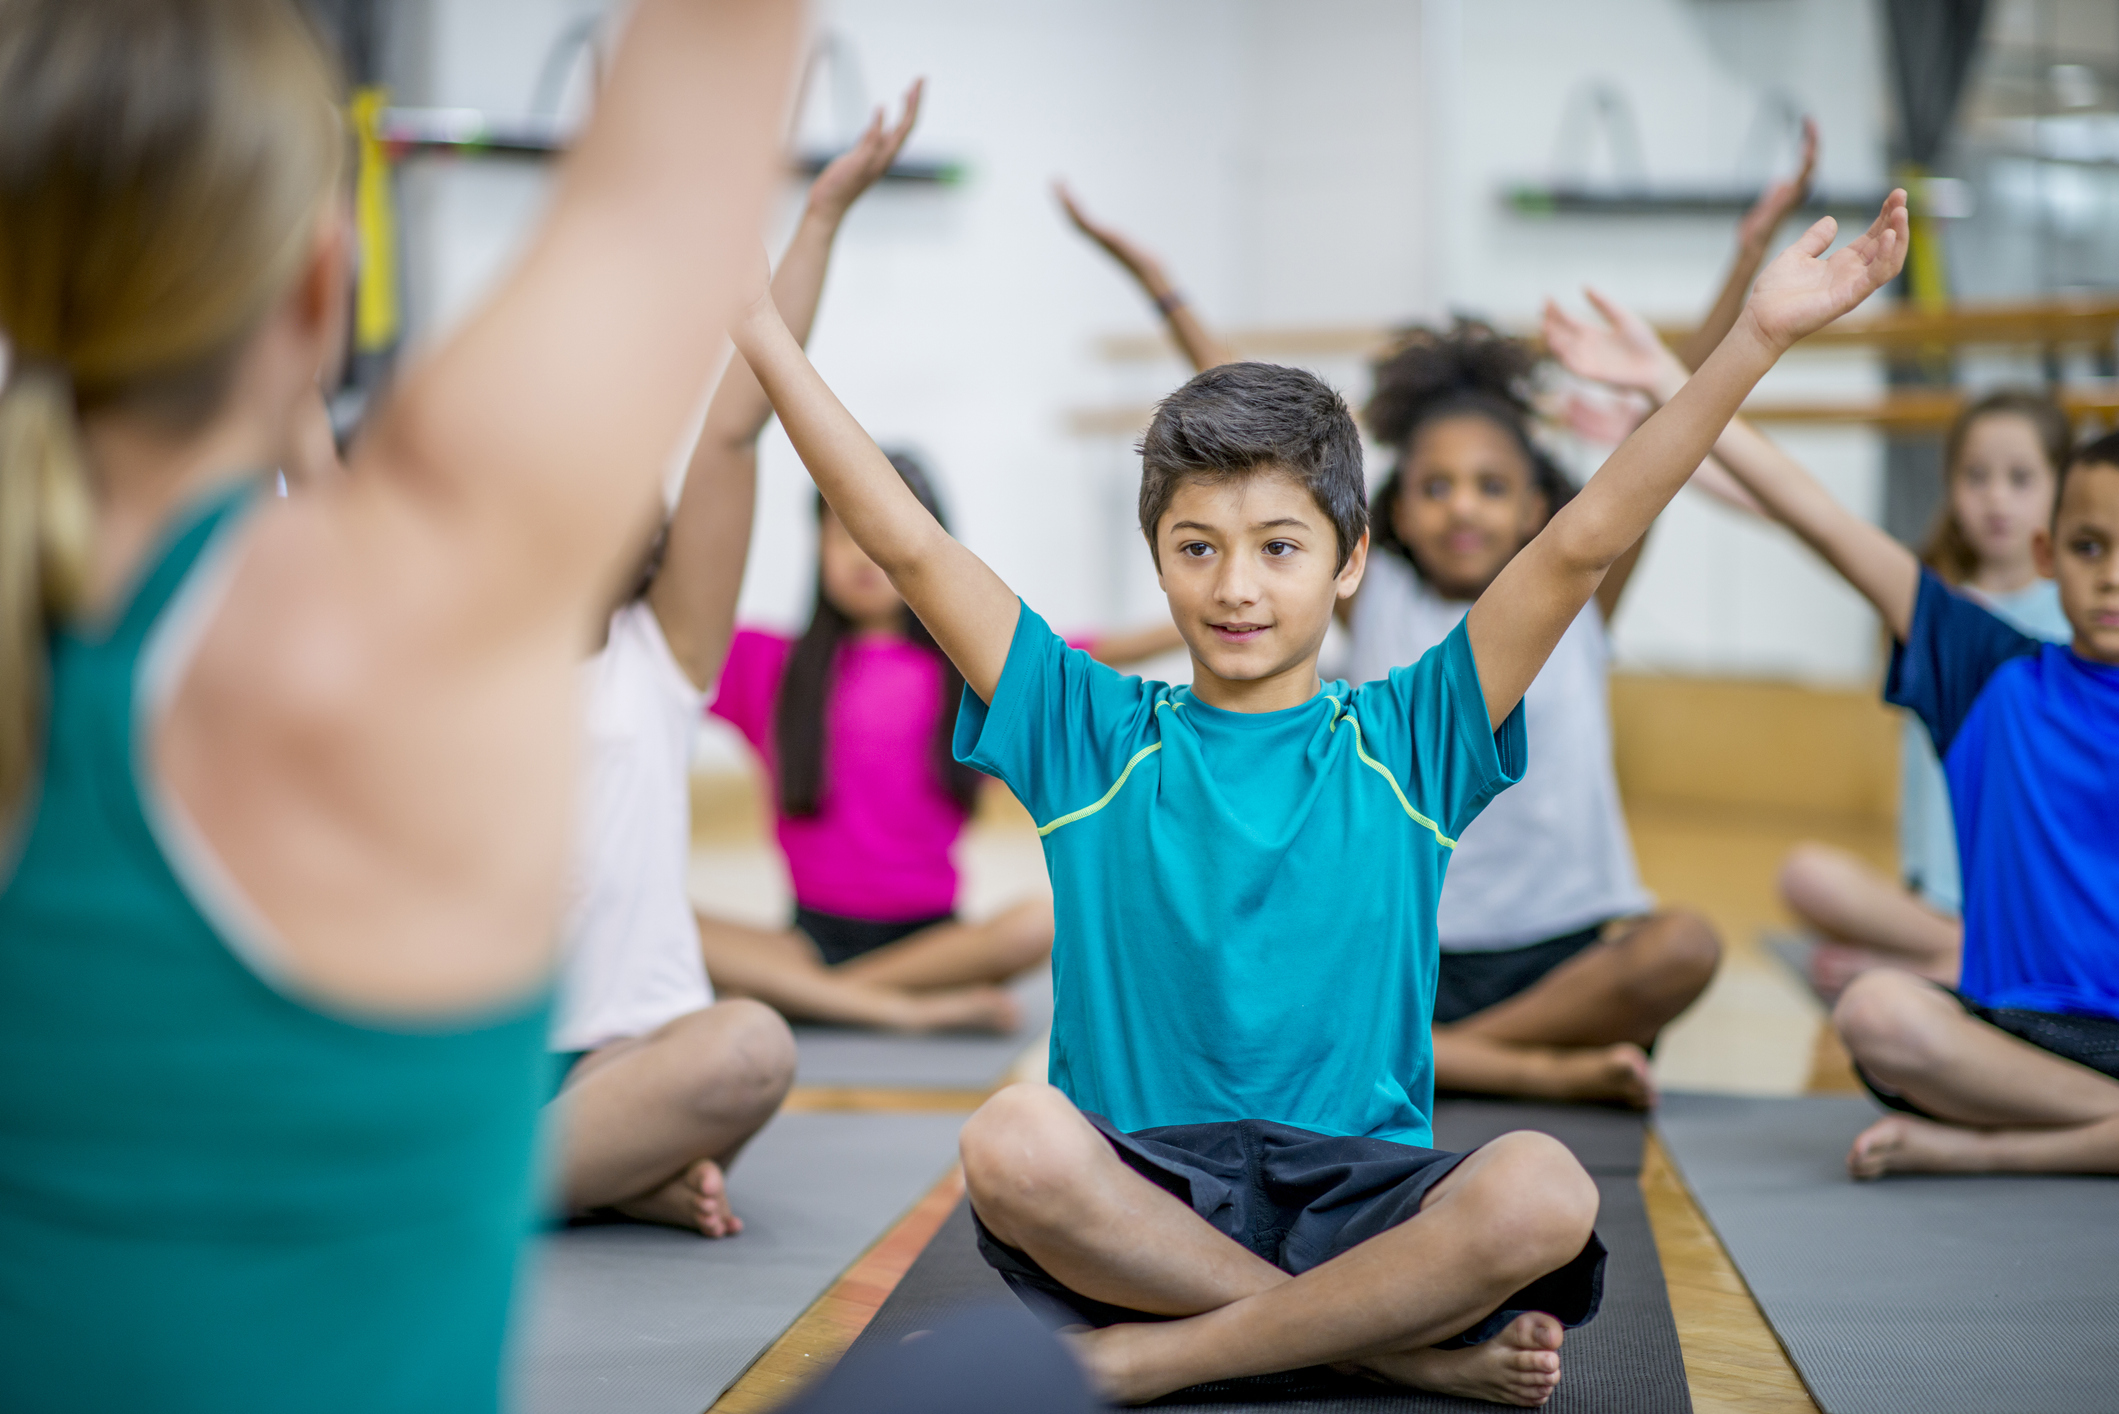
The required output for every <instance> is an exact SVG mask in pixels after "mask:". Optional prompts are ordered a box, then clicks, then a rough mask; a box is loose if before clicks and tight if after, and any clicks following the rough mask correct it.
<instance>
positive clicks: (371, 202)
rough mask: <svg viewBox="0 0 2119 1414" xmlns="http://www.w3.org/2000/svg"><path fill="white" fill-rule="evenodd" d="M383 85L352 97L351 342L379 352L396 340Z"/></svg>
mask: <svg viewBox="0 0 2119 1414" xmlns="http://www.w3.org/2000/svg"><path fill="white" fill-rule="evenodd" d="M389 96H390V95H389V94H388V92H387V91H385V90H383V89H380V88H373V87H370V88H363V89H359V90H357V91H355V93H354V95H353V103H352V113H351V116H352V119H353V136H354V150H355V154H356V163H357V166H356V170H355V176H354V184H353V219H354V229H355V230H356V231H357V232H358V233H359V240H360V271H359V279H360V283H359V287H358V289H357V291H356V292H355V295H354V303H353V346H354V347H355V348H356V349H358V350H360V352H362V353H379V352H381V351H382V350H384V349H387V348H389V347H390V346H391V345H392V344H394V343H396V342H397V335H398V329H399V324H400V319H399V310H398V307H397V213H396V211H395V209H394V207H393V206H392V203H391V200H390V163H389V161H388V159H387V158H386V157H385V156H384V155H383V142H382V136H381V127H382V116H383V106H384V104H385V103H387V102H388V101H389Z"/></svg>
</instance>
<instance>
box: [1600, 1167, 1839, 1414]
mask: <svg viewBox="0 0 2119 1414" xmlns="http://www.w3.org/2000/svg"><path fill="white" fill-rule="evenodd" d="M1641 1193H1642V1196H1643V1197H1644V1199H1645V1200H1646V1202H1647V1205H1648V1223H1649V1226H1650V1227H1651V1228H1653V1229H1654V1230H1655V1245H1656V1249H1657V1251H1658V1252H1660V1253H1661V1255H1662V1259H1663V1279H1664V1281H1665V1282H1666V1283H1667V1284H1668V1286H1669V1288H1670V1311H1671V1315H1672V1316H1673V1317H1675V1318H1676V1320H1677V1327H1678V1344H1679V1345H1680V1346H1682V1347H1683V1348H1684V1352H1685V1379H1686V1382H1687V1383H1688V1384H1690V1385H1691V1386H1692V1407H1693V1409H1694V1410H1695V1411H1696V1414H1818V1409H1817V1405H1816V1404H1815V1403H1814V1402H1813V1401H1812V1400H1811V1398H1810V1394H1809V1391H1807V1390H1806V1389H1804V1388H1803V1382H1802V1378H1801V1377H1800V1376H1799V1375H1797V1374H1796V1373H1795V1367H1794V1366H1793V1365H1791V1364H1789V1363H1788V1356H1787V1353H1786V1352H1785V1351H1783V1350H1782V1349H1781V1346H1780V1342H1779V1341H1778V1340H1776V1339H1775V1338H1774V1335H1773V1328H1772V1327H1771V1326H1769V1325H1767V1324H1766V1318H1765V1316H1764V1315H1762V1314H1761V1313H1760V1311H1759V1308H1758V1303H1757V1302H1755V1301H1753V1300H1752V1299H1751V1290H1750V1288H1749V1287H1747V1286H1745V1285H1744V1279H1743V1278H1742V1277H1741V1276H1739V1275H1737V1270H1736V1267H1735V1265H1734V1264H1733V1263H1732V1262H1730V1260H1729V1254H1728V1253H1727V1252H1724V1251H1723V1250H1722V1244H1721V1242H1720V1240H1719V1239H1717V1238H1716V1237H1715V1235H1714V1230H1713V1229H1712V1228H1710V1227H1708V1226H1707V1219H1706V1218H1705V1217H1704V1216H1702V1215H1701V1213H1700V1210H1699V1205H1698V1204H1696V1203H1694V1202H1693V1201H1692V1194H1691V1193H1689V1192H1687V1191H1686V1189H1685V1184H1684V1180H1682V1179H1681V1178H1679V1177H1678V1172H1677V1170H1676V1169H1675V1168H1674V1167H1672V1165H1671V1162H1670V1157H1669V1155H1667V1154H1665V1153H1664V1152H1663V1145H1662V1141H1661V1140H1659V1139H1658V1138H1656V1136H1655V1135H1654V1134H1650V1135H1649V1137H1648V1152H1647V1155H1646V1158H1645V1160H1644V1162H1643V1163H1642V1165H1641Z"/></svg>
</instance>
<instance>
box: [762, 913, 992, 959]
mask: <svg viewBox="0 0 2119 1414" xmlns="http://www.w3.org/2000/svg"><path fill="white" fill-rule="evenodd" d="M955 918H956V915H955V914H954V913H938V914H936V915H935V916H934V917H932V918H914V919H910V920H908V921H906V922H902V923H878V922H876V921H875V920H873V919H869V918H842V917H840V916H839V915H838V914H836V913H819V912H817V910H815V909H814V908H797V909H796V910H795V928H796V930H797V931H798V932H800V933H802V934H804V935H806V936H807V937H808V938H809V940H810V941H811V942H812V943H815V944H816V945H817V951H818V952H819V953H821V954H822V955H823V957H824V965H825V966H827V967H837V966H838V965H839V964H840V963H842V962H851V961H852V960H853V959H855V958H857V957H859V956H860V955H861V954H862V953H869V952H874V951H875V950H876V949H877V948H880V947H888V946H889V945H890V944H892V943H894V942H897V941H898V940H899V939H900V938H909V937H911V936H912V935H913V934H914V933H917V932H919V931H920V930H921V929H922V928H932V927H933V926H934V925H935V924H937V923H949V922H952V921H954V920H955Z"/></svg>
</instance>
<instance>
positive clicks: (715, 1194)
mask: <svg viewBox="0 0 2119 1414" xmlns="http://www.w3.org/2000/svg"><path fill="white" fill-rule="evenodd" d="M612 1206H613V1207H614V1208H616V1209H617V1210H618V1211H619V1212H621V1213H623V1214H625V1215H626V1216H627V1217H629V1218H633V1219H635V1220H637V1221H639V1222H644V1223H661V1224H663V1225H664V1226H666V1227H682V1228H689V1229H691V1230H692V1231H695V1232H697V1233H699V1234H700V1235H701V1236H704V1237H734V1236H735V1235H736V1234H737V1233H739V1232H741V1231H743V1219H741V1218H739V1217H737V1216H736V1215H735V1214H734V1213H732V1212H730V1211H729V1207H728V1179H727V1178H726V1177H725V1176H724V1175H723V1174H722V1172H721V1165H719V1164H717V1163H715V1162H714V1161H713V1160H712V1159H701V1160H700V1161H699V1162H698V1163H696V1164H693V1165H692V1166H691V1167H690V1168H688V1169H686V1170H685V1171H684V1172H683V1173H680V1174H678V1175H677V1176H676V1177H675V1178H673V1179H671V1180H670V1181H669V1182H668V1183H665V1184H663V1185H662V1186H661V1187H660V1188H658V1189H656V1190H655V1191H654V1192H652V1193H649V1194H646V1195H645V1196H643V1197H639V1198H635V1199H633V1200H632V1201H631V1202H628V1203H615V1204H613V1205H612Z"/></svg>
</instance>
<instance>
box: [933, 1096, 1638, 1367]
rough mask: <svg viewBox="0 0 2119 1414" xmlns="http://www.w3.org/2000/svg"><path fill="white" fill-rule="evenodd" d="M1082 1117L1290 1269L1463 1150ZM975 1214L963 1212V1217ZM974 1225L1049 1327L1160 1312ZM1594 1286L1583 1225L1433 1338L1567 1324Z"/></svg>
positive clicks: (1147, 1171) (1595, 1249)
mask: <svg viewBox="0 0 2119 1414" xmlns="http://www.w3.org/2000/svg"><path fill="white" fill-rule="evenodd" d="M1083 1118H1084V1119H1087V1120H1088V1121H1089V1122H1090V1123H1091V1124H1093V1125H1095V1126H1096V1127H1097V1129H1098V1130H1100V1131H1101V1132H1102V1133H1103V1136H1104V1138H1105V1139H1107V1140H1109V1141H1110V1144H1111V1147H1112V1148H1114V1149H1116V1150H1117V1151H1118V1156H1119V1158H1121V1159H1123V1160H1125V1162H1126V1165H1127V1167H1129V1168H1131V1169H1132V1170H1133V1171H1134V1172H1136V1173H1138V1174H1140V1175H1141V1176H1142V1177H1143V1178H1146V1179H1147V1180H1148V1181H1149V1182H1151V1183H1153V1184H1155V1185H1156V1186H1157V1187H1159V1188H1162V1189H1164V1190H1166V1191H1167V1192H1169V1193H1170V1194H1172V1195H1173V1196H1175V1197H1177V1198H1178V1199H1180V1200H1182V1201H1184V1202H1186V1203H1189V1204H1191V1206H1192V1211H1193V1212H1195V1213H1197V1214H1199V1215H1200V1216H1201V1217H1202V1218H1205V1219H1206V1220H1207V1221H1208V1222H1209V1223H1211V1224H1212V1225H1213V1227H1214V1229H1215V1231H1217V1232H1220V1233H1222V1234H1223V1235H1225V1236H1227V1237H1231V1238H1234V1239H1235V1240H1236V1241H1238V1242H1241V1243H1242V1244H1243V1245H1244V1246H1246V1247H1248V1248H1250V1249H1251V1250H1252V1251H1253V1252H1255V1253H1257V1254H1258V1255H1259V1256H1261V1257H1263V1258H1265V1259H1266V1260H1267V1261H1268V1262H1271V1263H1272V1264H1273V1265H1274V1266H1276V1267H1278V1268H1280V1269H1281V1270H1282V1271H1284V1272H1288V1273H1290V1274H1295V1275H1299V1274H1301V1273H1303V1272H1306V1271H1308V1270H1309V1269H1310V1268H1312V1267H1314V1266H1318V1265H1320V1264H1321V1263H1324V1262H1327V1261H1330V1260H1331V1259H1332V1258H1334V1257H1336V1256H1338V1255H1339V1254H1340V1253H1342V1252H1345V1251H1347V1250H1348V1249H1349V1248H1351V1247H1353V1246H1355V1245H1356V1244H1358V1243H1362V1242H1366V1241H1367V1240H1368V1239H1369V1238H1371V1237H1374V1236H1376V1235H1377V1234H1378V1233H1381V1232H1385V1231H1387V1230H1389V1229H1391V1228H1393V1227H1396V1226H1397V1225H1398V1224H1399V1223H1402V1222H1404V1221H1405V1220H1406V1219H1408V1218H1410V1217H1412V1216H1413V1215H1414V1214H1415V1213H1418V1212H1419V1211H1420V1202H1421V1200H1422V1199H1423V1198H1425V1197H1426V1196H1427V1192H1428V1190H1429V1189H1431V1188H1433V1187H1434V1186H1435V1185H1436V1184H1437V1183H1440V1182H1441V1181H1442V1180H1443V1178H1445V1177H1446V1176H1447V1175H1448V1174H1449V1172H1450V1170H1451V1169H1453V1168H1455V1167H1456V1166H1457V1163H1458V1161H1459V1160H1461V1159H1463V1158H1464V1155H1462V1154H1451V1153H1447V1152H1444V1151H1443V1150H1440V1149H1419V1148H1415V1147H1413V1146H1412V1145H1410V1144H1396V1143H1393V1142H1391V1141H1390V1140H1388V1139H1363V1138H1340V1137H1335V1136H1332V1135H1326V1134H1312V1133H1311V1132H1310V1131H1308V1130H1306V1129H1296V1128H1294V1127H1292V1126H1290V1125H1285V1124H1275V1123H1273V1122H1272V1121H1270V1120H1258V1119H1245V1120H1234V1121H1225V1122H1222V1123H1217V1124H1174V1125H1168V1126H1165V1127H1163V1128H1160V1129H1143V1130H1141V1131H1139V1132H1138V1133H1135V1134H1125V1133H1122V1132H1120V1131H1119V1130H1118V1129H1116V1128H1115V1127H1113V1125H1112V1124H1111V1122H1110V1121H1109V1120H1107V1119H1105V1118H1104V1117H1103V1116H1102V1115H1094V1114H1088V1113H1086V1112H1085V1113H1084V1114H1083ZM977 1216H978V1215H977V1213H976V1212H974V1213H973V1214H972V1217H973V1219H974V1221H976V1219H977ZM978 1235H979V1252H980V1254H981V1255H982V1256H984V1257H985V1259H986V1261H987V1264H988V1265H990V1266H991V1267H993V1268H994V1270H996V1271H998V1272H999V1273H1000V1274H1001V1276H1002V1277H1003V1278H1005V1279H1006V1281H1007V1283H1008V1285H1009V1286H1010V1287H1011V1288H1013V1289H1014V1291H1015V1294H1016V1295H1017V1296H1018V1297H1020V1298H1022V1301H1023V1304H1024V1305H1026V1306H1028V1307H1029V1308H1030V1309H1031V1310H1032V1311H1034V1312H1036V1313H1037V1315H1038V1316H1039V1317H1040V1318H1042V1319H1043V1320H1044V1321H1045V1322H1046V1323H1047V1324H1049V1325H1051V1326H1053V1327H1055V1328H1057V1327H1060V1326H1070V1325H1082V1324H1086V1325H1092V1326H1110V1325H1117V1324H1119V1323H1120V1322H1123V1321H1163V1320H1168V1319H1170V1318H1169V1317H1167V1316H1156V1315H1151V1314H1149V1313H1147V1312H1145V1311H1135V1310H1132V1309H1130V1308H1128V1307H1124V1306H1114V1305H1111V1304H1110V1303H1108V1302H1104V1301H1098V1300H1096V1299H1094V1298H1093V1297H1088V1296H1083V1295H1081V1294H1080V1293H1079V1292H1075V1291H1070V1290H1068V1289H1067V1288H1066V1287H1065V1286H1063V1285H1061V1284H1060V1282H1059V1281H1058V1280H1057V1279H1055V1278H1054V1277H1053V1276H1052V1275H1051V1274H1050V1273H1048V1272H1046V1271H1045V1269H1044V1268H1043V1267H1040V1266H1039V1265H1038V1264H1037V1262H1036V1260H1035V1259H1033V1258H1032V1257H1031V1256H1030V1255H1029V1254H1028V1253H1027V1252H1020V1251H1017V1250H1016V1249H1015V1248H1013V1247H1010V1246H1008V1245H1007V1244H1005V1243H1003V1242H1002V1241H1001V1240H1000V1239H999V1238H997V1237H995V1236H994V1235H993V1234H992V1233H990V1232H988V1231H987V1230H986V1225H985V1224H984V1223H978ZM1603 1294H1604V1244H1603V1243H1602V1242H1599V1241H1598V1240H1597V1239H1596V1238H1595V1237H1594V1236H1592V1237H1591V1238H1590V1239H1589V1245H1588V1246H1586V1247H1584V1248H1583V1249H1582V1252H1581V1255H1580V1256H1578V1257H1576V1258H1575V1259H1574V1260H1573V1261H1572V1262H1569V1263H1568V1264H1567V1265H1566V1266H1564V1267H1562V1268H1560V1269H1559V1270H1558V1271H1556V1272H1550V1273H1547V1274H1546V1275H1545V1276H1542V1277H1540V1278H1538V1279H1537V1280H1536V1281H1534V1282H1532V1283H1531V1284H1530V1285H1529V1286H1526V1287H1524V1288H1523V1289H1522V1290H1521V1291H1518V1292H1517V1293H1515V1295H1513V1296H1511V1297H1509V1298H1508V1299H1507V1300H1506V1301H1504V1302H1503V1303H1502V1304H1501V1309H1500V1310H1498V1311H1495V1312H1494V1313H1493V1314H1492V1315H1490V1316H1488V1317H1487V1318H1486V1319H1485V1320H1483V1321H1481V1322H1479V1323H1478V1324H1477V1325H1475V1326H1473V1327H1471V1328H1470V1329H1469V1330H1466V1331H1463V1332H1461V1333H1460V1334H1458V1335H1455V1336H1452V1337H1451V1338H1450V1339H1448V1340H1444V1341H1438V1342H1437V1344H1439V1345H1443V1346H1462V1345H1477V1344H1479V1343H1480V1342H1482V1341H1486V1340H1491V1339H1492V1338H1493V1337H1494V1336H1495V1335H1496V1334H1498V1333H1499V1332H1500V1330H1501V1328H1502V1327H1503V1326H1506V1325H1507V1324H1508V1323H1509V1322H1510V1321H1512V1320H1514V1319H1515V1318H1516V1317H1518V1316H1520V1315H1522V1314H1523V1313H1524V1312H1525V1311H1549V1312H1551V1313H1552V1314H1553V1315H1555V1316H1557V1317H1559V1318H1560V1320H1562V1321H1564V1322H1565V1323H1566V1324H1567V1325H1569V1326H1570V1327H1572V1326H1579V1325H1581V1324H1582V1323H1583V1322H1584V1321H1587V1320H1588V1319H1589V1318H1590V1317H1591V1316H1594V1315H1595V1314H1596V1313H1597V1305H1598V1303H1599V1302H1600V1301H1602V1299H1603Z"/></svg>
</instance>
